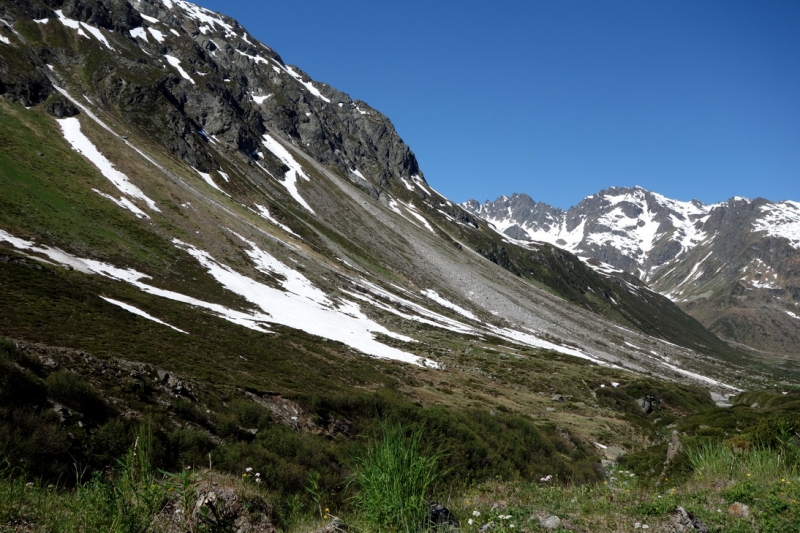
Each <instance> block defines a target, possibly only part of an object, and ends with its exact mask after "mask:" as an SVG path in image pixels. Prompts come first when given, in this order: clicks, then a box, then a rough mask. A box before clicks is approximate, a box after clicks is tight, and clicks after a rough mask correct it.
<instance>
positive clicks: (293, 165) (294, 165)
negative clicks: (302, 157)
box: [262, 133, 315, 214]
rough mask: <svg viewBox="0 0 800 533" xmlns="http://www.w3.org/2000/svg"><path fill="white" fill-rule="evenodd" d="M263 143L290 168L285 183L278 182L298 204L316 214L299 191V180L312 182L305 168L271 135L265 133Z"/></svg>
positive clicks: (285, 176)
mask: <svg viewBox="0 0 800 533" xmlns="http://www.w3.org/2000/svg"><path fill="white" fill-rule="evenodd" d="M262 139H263V141H262V143H263V144H264V146H265V147H266V148H267V150H269V151H270V152H272V153H273V154H275V156H276V157H277V158H278V159H280V160H281V162H282V163H283V164H284V165H286V166H287V167H289V170H288V171H287V172H286V174H285V175H284V180H283V181H278V183H280V184H281V185H283V186H284V188H285V189H286V190H287V191H289V194H290V195H291V196H292V198H294V199H295V200H296V201H297V203H299V204H300V205H302V206H303V207H305V208H306V209H308V210H309V211H310V212H311V214H315V213H314V210H313V209H311V206H310V205H308V203H306V201H305V200H304V199H303V197H302V196H300V192H299V191H298V190H297V179H298V178H303V179H305V180H306V181H311V179H310V178H309V177H308V176H307V175H306V173H305V172H303V167H301V166H300V163H298V162H297V161H296V160H295V158H294V157H293V156H292V154H290V153H289V150H287V149H286V148H285V147H284V146H283V145H282V144H281V143H280V142H278V141H277V140H275V139H274V138H272V137H270V135H269V134H267V133H265V134H264V135H263V137H262Z"/></svg>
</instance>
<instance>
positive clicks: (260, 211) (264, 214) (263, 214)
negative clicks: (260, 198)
mask: <svg viewBox="0 0 800 533" xmlns="http://www.w3.org/2000/svg"><path fill="white" fill-rule="evenodd" d="M255 206H256V209H258V214H259V216H261V217H262V218H264V219H265V220H268V221H269V222H271V223H272V224H274V225H276V226H278V227H279V228H281V229H282V230H283V231H285V232H286V233H291V234H292V235H294V236H295V237H300V235H298V234H297V233H295V232H293V231H292V228H290V227H289V226H287V225H286V224H281V223H280V222H279V221H278V220H277V219H276V218H275V217H273V216H272V215H271V214H270V212H269V209H267V208H266V207H264V206H263V205H260V204H255Z"/></svg>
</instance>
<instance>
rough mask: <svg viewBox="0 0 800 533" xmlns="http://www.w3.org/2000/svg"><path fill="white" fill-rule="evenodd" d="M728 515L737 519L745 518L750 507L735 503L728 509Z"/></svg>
mask: <svg viewBox="0 0 800 533" xmlns="http://www.w3.org/2000/svg"><path fill="white" fill-rule="evenodd" d="M728 513H730V514H732V515H733V516H737V517H739V518H747V517H748V516H750V507H749V506H748V505H747V504H744V503H739V502H736V503H734V504H733V505H731V506H730V507H728Z"/></svg>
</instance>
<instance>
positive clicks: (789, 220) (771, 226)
mask: <svg viewBox="0 0 800 533" xmlns="http://www.w3.org/2000/svg"><path fill="white" fill-rule="evenodd" d="M753 227H754V229H755V231H765V232H767V235H769V236H771V237H782V238H784V239H787V240H788V241H789V242H790V243H791V244H792V247H793V248H797V249H800V202H792V201H790V200H786V201H784V202H778V203H774V204H767V205H764V206H762V207H761V218H760V219H759V220H757V221H756V222H754V223H753Z"/></svg>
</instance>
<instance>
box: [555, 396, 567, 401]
mask: <svg viewBox="0 0 800 533" xmlns="http://www.w3.org/2000/svg"><path fill="white" fill-rule="evenodd" d="M553 401H554V402H566V401H567V399H566V398H564V395H563V394H554V395H553Z"/></svg>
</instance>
